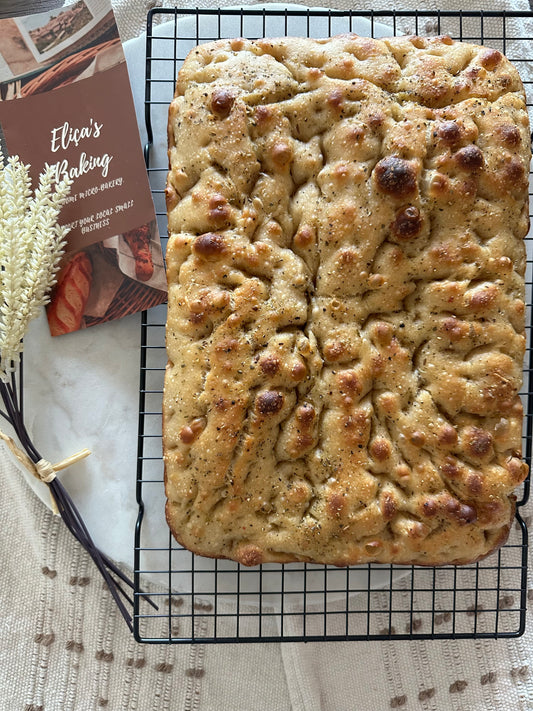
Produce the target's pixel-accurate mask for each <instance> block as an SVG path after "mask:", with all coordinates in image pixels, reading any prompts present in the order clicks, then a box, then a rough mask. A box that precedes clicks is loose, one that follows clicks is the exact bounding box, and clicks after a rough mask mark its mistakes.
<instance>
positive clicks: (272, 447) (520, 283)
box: [163, 35, 530, 565]
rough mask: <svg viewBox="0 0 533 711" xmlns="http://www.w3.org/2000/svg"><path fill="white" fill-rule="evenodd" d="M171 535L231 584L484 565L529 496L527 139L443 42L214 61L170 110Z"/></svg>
mask: <svg viewBox="0 0 533 711" xmlns="http://www.w3.org/2000/svg"><path fill="white" fill-rule="evenodd" d="M168 134H169V163H170V169H169V174H168V182H167V190H166V196H167V208H168V222H169V235H170V239H169V244H168V249H167V271H168V283H169V310H168V320H167V350H168V357H169V364H168V368H167V373H166V379H165V393H164V403H163V443H164V460H165V480H166V494H167V507H166V515H167V520H168V523H169V526H170V528H171V530H172V532H173V533H174V535H175V536H176V538H177V539H178V540H179V541H180V543H182V544H183V545H184V546H186V547H187V548H190V549H191V550H193V551H195V552H197V553H200V554H202V555H206V556H210V557H226V558H231V559H234V560H237V561H239V562H241V563H243V564H245V565H257V564H259V563H263V562H269V561H277V562H287V561H292V560H302V561H316V562H323V563H332V564H335V565H348V564H355V563H362V562H368V561H378V562H396V563H416V564H421V565H440V564H462V563H467V562H471V561H474V560H477V559H479V558H481V557H483V556H485V555H487V554H488V553H489V552H491V551H492V550H494V549H495V548H496V547H498V546H499V545H501V544H502V542H503V541H504V540H505V539H506V537H507V534H508V531H509V527H510V522H511V520H512V517H513V515H514V497H513V495H512V492H513V490H514V489H515V487H516V486H517V485H519V484H520V483H521V481H523V479H524V477H525V475H526V466H525V464H524V463H523V462H522V460H521V428H522V407H521V403H520V400H519V397H518V392H519V389H520V385H521V365H522V358H523V353H524V347H525V338H524V269H525V254H524V245H523V238H524V236H525V234H526V233H527V230H528V209H527V175H528V168H529V160H530V152H529V127H528V118H527V112H526V107H525V98H524V92H523V88H522V84H521V82H520V78H519V76H518V73H517V72H516V70H515V69H514V67H513V66H512V65H511V64H510V63H509V62H508V60H507V59H506V58H505V57H504V56H503V55H502V54H501V53H500V52H497V51H496V50H491V49H488V48H484V47H477V46H474V45H469V44H461V43H458V42H453V41H452V40H450V38H447V37H444V38H433V39H425V38H420V37H401V38H394V39H385V40H372V39H367V38H361V37H356V36H354V35H346V36H341V37H336V38H332V39H329V40H310V39H296V38H282V39H273V40H258V41H256V42H252V41H248V40H244V39H237V40H220V41H218V42H214V43H211V44H207V45H204V46H200V47H197V48H196V49H195V50H193V52H191V54H190V55H189V57H188V58H187V60H186V61H185V64H184V66H183V68H182V70H181V71H180V74H179V78H178V82H177V88H176V96H175V99H174V101H173V102H172V104H171V107H170V111H169V132H168Z"/></svg>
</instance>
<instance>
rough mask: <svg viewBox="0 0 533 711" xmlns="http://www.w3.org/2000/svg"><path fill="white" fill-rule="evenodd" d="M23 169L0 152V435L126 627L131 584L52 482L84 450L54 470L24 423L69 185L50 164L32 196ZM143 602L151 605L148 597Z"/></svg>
mask: <svg viewBox="0 0 533 711" xmlns="http://www.w3.org/2000/svg"><path fill="white" fill-rule="evenodd" d="M28 168H29V166H26V165H24V164H23V163H22V162H21V161H20V160H19V158H18V157H17V156H12V157H10V158H9V159H8V161H7V163H5V162H4V157H3V155H2V153H1V151H0V397H1V399H2V402H3V405H4V410H1V409H0V416H1V417H3V418H4V419H5V420H6V421H7V422H9V424H10V425H11V427H12V428H13V430H14V431H15V434H16V436H17V439H18V442H19V444H16V443H15V442H14V441H13V440H12V439H11V438H10V437H8V436H7V435H5V434H3V433H2V432H0V438H2V439H3V440H4V441H6V442H7V443H8V445H9V447H10V449H12V450H13V451H14V453H15V454H16V456H17V457H18V459H19V460H20V461H21V462H22V463H23V464H24V466H25V467H26V468H27V469H28V470H29V471H30V473H31V474H33V475H34V476H36V477H37V478H39V479H40V480H41V481H43V482H44V483H46V484H47V485H48V487H49V489H50V493H51V496H52V500H53V502H54V505H55V506H56V509H57V512H58V513H59V514H60V515H61V517H62V518H63V521H64V522H65V525H66V526H67V528H68V529H69V531H70V532H71V533H72V535H73V536H74V537H75V538H76V539H77V540H78V541H79V543H81V545H82V546H83V547H84V548H85V550H86V551H87V552H88V553H89V555H90V556H91V558H92V559H93V561H94V562H95V564H96V566H97V568H98V570H99V571H100V573H101V574H102V577H103V578H104V580H105V582H106V583H107V586H108V588H109V590H110V592H111V595H112V596H113V598H114V600H115V601H116V603H117V605H118V607H119V610H120V612H121V614H122V616H123V617H124V619H125V620H126V623H127V624H128V626H129V628H130V629H132V624H131V619H132V618H131V615H130V613H129V612H128V610H127V609H126V606H125V604H124V600H126V601H127V602H128V603H130V604H133V600H132V599H131V597H130V596H129V595H128V594H127V593H126V591H125V590H124V588H123V587H122V585H121V584H120V582H118V580H120V581H121V582H122V583H125V584H126V585H128V586H130V587H132V588H133V583H132V582H131V581H130V580H129V579H128V578H127V577H126V576H125V575H124V573H123V572H122V571H121V570H120V569H119V568H118V567H117V566H116V565H115V564H114V563H113V562H112V561H111V560H110V559H109V558H107V556H105V555H104V554H103V553H101V552H100V551H99V550H98V548H97V547H96V546H95V544H94V542H93V540H92V538H91V535H90V533H89V531H88V530H87V527H86V526H85V524H84V522H83V519H82V517H81V516H80V513H79V511H78V509H77V508H76V506H75V504H74V502H73V501H72V499H71V497H70V496H69V494H68V492H67V491H66V490H65V488H64V486H63V485H62V483H61V482H60V481H59V479H57V478H56V472H57V471H58V470H59V469H62V468H64V467H65V466H68V465H69V464H71V463H73V462H74V461H77V459H79V458H81V457H82V456H85V455H86V454H89V452H88V451H87V450H85V451H84V452H83V453H81V454H80V455H79V456H75V457H73V458H70V459H69V460H65V461H64V462H61V463H59V464H56V465H52V464H50V462H48V461H47V460H45V459H43V457H41V455H40V454H39V452H38V451H37V449H36V448H35V446H34V444H33V442H32V440H31V437H30V436H29V434H28V432H27V430H26V427H25V424H24V417H23V410H22V387H21V385H22V350H23V338H24V336H25V334H26V332H27V329H28V325H29V323H30V321H31V320H32V319H34V318H35V317H36V316H38V315H39V313H40V311H41V308H42V307H43V306H44V305H45V304H46V303H48V301H49V299H50V296H49V293H50V289H51V288H52V286H53V285H54V284H55V282H56V274H57V272H58V270H59V262H60V260H61V257H62V255H63V252H64V247H65V236H66V234H67V232H68V230H67V229H66V228H65V227H61V226H60V225H59V224H58V222H57V220H58V217H59V213H60V211H61V208H62V206H63V205H64V204H65V201H66V199H67V197H68V194H69V192H70V185H71V181H70V180H61V181H59V182H57V181H56V179H55V177H54V171H53V170H52V169H51V168H49V167H48V168H46V169H45V171H44V173H41V175H40V177H39V185H38V187H37V188H36V190H35V193H34V194H33V195H32V191H31V179H30V176H29V172H28ZM17 375H18V382H17ZM19 445H20V446H19ZM117 579H118V580H117ZM122 598H124V600H123V599H122ZM148 602H149V603H150V604H151V605H153V607H156V606H155V605H154V604H153V603H152V602H151V600H148Z"/></svg>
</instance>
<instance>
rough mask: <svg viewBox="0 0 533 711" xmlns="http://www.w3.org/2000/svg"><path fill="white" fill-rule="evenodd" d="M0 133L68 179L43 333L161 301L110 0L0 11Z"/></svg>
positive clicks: (9, 144) (161, 279)
mask: <svg viewBox="0 0 533 711" xmlns="http://www.w3.org/2000/svg"><path fill="white" fill-rule="evenodd" d="M0 129H1V130H0V133H1V135H0V139H2V141H3V142H4V144H5V148H7V153H8V154H12V155H15V154H16V155H18V156H19V157H20V158H21V160H22V161H24V163H29V164H30V165H31V169H30V174H31V176H32V179H33V180H34V182H35V181H36V179H37V176H38V175H39V173H40V172H41V171H42V170H43V168H44V167H45V166H46V165H51V166H53V168H54V171H55V174H56V176H57V178H58V179H60V178H61V177H64V176H68V177H69V178H71V180H72V181H73V182H72V186H71V192H70V195H69V198H68V201H67V204H66V205H65V207H64V208H63V210H62V213H61V223H62V224H64V225H68V227H69V228H70V231H69V234H68V238H67V239H68V245H67V248H66V253H65V257H64V260H63V264H62V268H61V271H60V273H59V275H58V282H57V285H56V286H55V288H54V291H53V294H52V300H51V303H50V304H49V306H48V308H47V315H48V322H49V325H50V332H51V333H52V335H54V336H55V335H61V334H65V333H69V332H71V331H76V330H78V329H80V328H86V327H88V326H93V325H95V324H98V323H102V322H105V321H109V320H112V319H115V318H120V317H122V316H126V315H128V314H131V313H135V312H136V311H141V310H144V309H147V308H150V307H151V306H156V305H157V304H160V303H163V302H164V301H166V279H165V268H164V262H163V254H162V250H161V243H160V238H159V233H158V229H157V221H156V217H155V211H154V205H153V201H152V196H151V193H150V186H149V183H148V177H147V174H146V167H145V163H144V158H143V153H142V147H141V144H140V138H139V131H138V127H137V122H136V117H135V109H134V105H133V98H132V94H131V87H130V83H129V77H128V70H127V66H126V61H125V57H124V52H123V48H122V44H121V41H120V37H119V34H118V30H117V25H116V22H115V18H114V15H113V11H112V8H111V4H110V2H109V0H78V1H77V2H73V3H71V4H69V5H64V6H61V7H58V8H57V9H56V10H51V11H47V12H42V13H39V14H36V15H29V16H24V17H17V18H11V19H4V20H0Z"/></svg>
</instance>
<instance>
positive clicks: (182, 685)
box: [0, 0, 533, 711]
mask: <svg viewBox="0 0 533 711" xmlns="http://www.w3.org/2000/svg"><path fill="white" fill-rule="evenodd" d="M11 4H13V3H11ZM16 4H17V6H20V3H16ZM30 4H31V3H30ZM49 4H50V3H48V5H49ZM113 4H114V7H115V11H116V16H117V20H118V24H119V28H120V30H121V35H122V39H123V40H126V39H129V38H131V37H134V36H136V35H137V34H138V33H139V32H141V31H142V29H143V26H144V22H145V17H146V11H147V8H148V7H150V6H152V5H154V4H156V3H154V2H152V1H151V0H149V1H148V2H145V1H144V0H115V1H114V3H113ZM159 4H161V5H162V4H164V5H169V6H170V5H172V4H173V3H170V2H164V3H159ZM191 4H192V5H198V6H200V7H208V6H210V5H211V3H209V2H206V0H200V1H199V2H195V3H191ZM226 4H234V0H233V2H231V0H230V1H229V2H222V3H221V5H226ZM317 4H320V5H327V6H329V5H330V3H329V2H327V1H323V2H321V3H317ZM7 5H8V3H6V2H3V3H2V2H0V10H5V9H6V7H7ZM33 5H34V7H38V6H44V5H46V0H41V2H37V1H36V2H34V3H33ZM331 6H332V7H333V6H334V7H338V8H347V7H354V5H353V4H352V3H349V2H345V1H344V0H340V1H339V2H337V3H331ZM417 6H418V3H417V2H416V1H415V0H410V2H407V1H406V0H404V2H402V3H401V5H400V4H397V6H396V7H397V9H399V8H400V7H402V8H409V7H417ZM357 7H360V8H370V7H373V9H375V10H377V9H379V8H387V7H390V5H389V3H387V2H384V1H383V0H381V1H380V2H378V3H369V2H367V1H366V0H365V1H362V2H358V3H357ZM425 7H427V8H433V7H435V8H436V7H437V4H436V3H435V2H434V1H433V0H432V1H430V0H428V1H427V2H426V3H425ZM439 7H440V9H466V8H465V6H464V3H462V2H461V1H460V0H456V1H452V0H448V1H446V0H442V3H441V4H440V6H439ZM500 8H507V9H522V10H524V9H528V3H527V2H526V0H514V2H508V3H506V2H502V1H501V0H500V1H499V2H497V1H494V2H490V1H487V2H483V3H477V4H475V5H474V6H473V7H472V9H486V10H489V9H500ZM529 33H530V34H531V26H530V27H529ZM40 444H41V447H42V448H43V449H44V447H43V445H42V443H40ZM2 455H3V453H1V452H0V481H1V482H2V494H1V496H0V522H1V531H2V543H1V545H0V561H1V570H2V584H1V585H0V605H1V607H0V610H1V614H0V708H1V709H6V711H7V710H9V711H15V710H19V709H24V710H25V711H97V710H99V711H101V710H102V709H109V710H110V711H133V710H134V709H136V710H138V711H178V710H181V709H183V710H184V711H193V710H194V711H226V710H227V711H240V710H242V711H255V710H257V711H259V710H268V711H285V710H287V711H288V710H289V709H293V710H294V711H359V710H361V711H374V710H375V711H379V710H381V709H388V708H400V709H414V710H418V709H420V710H422V709H423V710H425V711H429V710H430V709H439V710H442V709H456V710H457V711H459V710H462V711H478V710H479V711H484V710H485V709H489V708H490V709H498V710H499V711H503V710H506V709H509V710H511V709H513V711H514V710H516V709H524V710H525V709H531V708H533V679H532V671H533V670H532V669H531V668H530V663H531V651H532V649H533V628H532V626H531V619H530V616H531V613H528V627H527V629H526V634H525V635H524V636H523V637H522V638H520V639H509V640H504V639H500V640H498V641H490V640H489V641H444V642H443V641H417V642H394V641H393V642H348V643H308V644H305V645H304V644H291V643H284V644H277V643H270V644H240V645H217V644H215V645H205V644H197V645H186V646H171V645H153V646H152V645H139V644H137V643H135V641H134V640H133V638H132V636H131V635H130V634H129V632H128V630H127V628H126V626H125V625H124V623H123V622H122V620H121V619H120V617H119V616H118V614H117V611H116V609H115V606H114V604H113V602H112V600H111V598H110V595H109V593H108V592H107V591H106V589H105V588H104V586H103V584H102V580H101V578H100V577H99V575H98V573H97V572H96V570H95V569H94V567H93V565H92V562H91V561H90V559H89V558H88V556H87V555H86V554H85V553H84V552H83V551H82V550H81V549H80V547H79V546H77V545H76V544H75V542H74V541H73V539H72V537H71V536H70V534H69V533H68V532H67V531H66V529H65V527H64V525H63V523H62V521H61V520H60V519H57V518H54V517H53V516H52V514H51V513H50V511H49V510H48V509H47V508H46V507H45V506H44V505H43V504H42V503H41V502H40V501H39V500H38V499H37V497H36V496H35V495H34V494H33V492H32V491H31V490H30V488H29V487H28V486H27V484H26V483H25V482H24V481H23V480H22V479H21V478H20V476H19V474H18V473H17V472H16V471H15V470H14V468H13V466H12V464H11V462H10V459H9V458H8V457H7V456H2ZM132 485H133V479H132ZM529 508H530V507H529ZM524 513H525V514H526V515H527V514H528V510H526V511H525V512H524ZM530 565H531V562H530ZM530 597H533V591H530Z"/></svg>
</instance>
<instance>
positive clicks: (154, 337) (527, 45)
mask: <svg viewBox="0 0 533 711" xmlns="http://www.w3.org/2000/svg"><path fill="white" fill-rule="evenodd" d="M293 7H294V8H295V9H291V6H288V8H287V9H285V10H281V11H280V10H279V9H268V6H267V9H263V8H262V7H261V8H259V7H249V8H247V9H243V10H227V9H222V10H220V9H219V10H199V9H196V10H180V11H179V14H178V10H172V9H155V10H152V11H151V12H150V13H149V15H148V24H147V62H146V96H145V99H146V100H145V119H146V130H147V136H148V143H147V146H146V151H145V155H146V160H147V166H148V172H149V177H150V181H151V186H152V192H153V197H154V202H155V206H156V213H157V217H158V221H159V229H160V233H161V235H162V236H163V242H165V241H166V240H165V235H166V212H165V204H164V185H165V178H166V171H167V158H166V116H167V109H168V104H169V102H170V101H171V99H172V96H173V92H174V85H175V82H176V76H177V72H178V69H179V67H180V66H181V63H182V62H183V60H184V58H185V56H186V55H187V53H188V52H189V50H190V49H192V48H193V47H194V46H196V45H197V44H199V43H202V42H208V41H211V40H213V39H217V38H221V37H234V36H241V37H249V38H257V37H266V36H281V35H300V36H302V34H305V35H308V36H314V37H324V36H330V35H333V34H338V33H342V32H350V31H357V32H358V33H359V34H363V33H364V34H370V35H372V36H378V35H380V34H383V33H385V34H389V35H390V34H392V33H393V34H449V35H450V36H451V37H453V38H454V39H460V40H465V41H470V42H475V43H480V44H487V45H489V46H491V47H494V48H496V49H499V50H501V51H503V52H504V53H505V54H507V56H508V57H509V59H511V61H513V62H514V63H515V65H516V66H517V67H518V69H519V70H520V71H521V73H522V76H523V80H524V84H525V87H526V92H527V98H528V107H530V109H531V106H532V104H533V81H532V79H533V76H529V75H528V68H527V62H533V43H532V42H531V39H530V36H528V34H529V35H531V33H530V32H527V31H526V28H527V26H528V23H531V22H532V19H533V13H530V12H528V13H525V12H524V13H517V12H513V13H511V12H509V13H496V12H485V13H482V12H431V11H418V12H413V11H409V12H408V11H405V12H404V11H402V12H394V11H384V12H341V11H333V10H331V11H322V10H311V9H302V8H299V7H298V6H293ZM361 23H362V25H363V31H362V30H361V29H360V27H361ZM383 26H385V27H383ZM531 26H532V25H531V24H529V28H531ZM365 28H366V29H367V32H364V30H365ZM154 137H155V139H154ZM158 142H159V145H158ZM530 195H531V193H530ZM527 242H528V264H527V274H526V280H527V304H529V305H530V304H531V282H532V258H531V254H532V253H533V245H530V242H533V236H532V235H531V234H530V235H529V236H528V240H527ZM530 247H531V248H530ZM165 308H166V307H165V306H159V307H156V308H154V309H151V310H150V311H148V312H145V313H144V314H143V317H142V334H141V335H142V348H141V387H140V410H139V444H138V472H137V500H138V504H139V516H138V521H137V526H136V532H135V607H134V629H135V637H136V639H137V640H138V641H140V642H159V643H161V642H235V641H245V642H258V641H283V640H290V641H310V640H321V641H324V640H352V639H353V640H362V639H366V640H370V639H373V640H377V639H381V640H382V639H429V638H440V639H444V638H481V637H491V638H495V637H516V636H519V635H521V634H522V633H523V631H524V626H525V612H526V599H527V595H526V593H527V588H526V577H527V527H526V523H525V522H524V519H523V517H522V515H521V512H522V511H523V507H524V505H525V504H526V502H527V500H528V495H529V482H526V483H525V484H524V485H523V487H522V489H521V491H520V500H519V501H518V506H517V513H516V520H515V523H514V526H513V527H512V531H511V534H510V537H509V540H508V542H507V544H506V545H505V546H504V547H503V548H501V549H500V550H499V551H498V552H496V553H494V554H492V555H491V556H489V557H488V558H486V559H485V560H483V561H481V562H479V563H476V564H473V565H467V566H461V567H453V566H449V567H443V568H423V567H418V566H391V565H388V566H384V565H365V566H355V567H351V568H344V569H339V568H335V567H329V566H323V565H312V564H287V565H274V564H267V565H261V566H259V567H257V568H244V567H241V566H239V565H238V564H235V563H233V562H229V561H217V560H210V559H206V558H201V557H198V556H194V555H192V554H191V553H190V552H188V551H186V550H184V549H183V548H181V547H180V546H179V545H178V544H177V543H176V542H175V540H174V539H173V538H172V536H171V535H170V534H169V532H168V528H167V526H166V524H165V520H164V501H165V499H164V482H163V464H162V459H161V397H162V385H163V374H164V367H165V363H166V355H165V349H164V329H165V318H166V310H165ZM527 323H528V324H531V307H530V306H528V309H527ZM530 331H531V325H530V326H529V327H528V330H527V332H528V346H527V347H528V351H527V359H526V360H527V366H526V368H525V369H524V389H523V400H524V405H525V410H526V417H525V424H524V433H523V440H524V452H525V456H526V459H527V462H528V464H529V463H530V460H531V444H532V428H533V397H532V394H531V393H529V373H530V372H531V369H532V367H533V355H532V349H531V347H530V341H529V333H530ZM141 585H148V586H149V588H150V591H151V596H152V598H153V599H154V601H156V602H157V603H158V605H159V610H158V611H157V612H154V610H153V609H152V608H150V607H148V605H147V603H146V602H145V601H144V600H143V599H142V597H141V594H140V588H141Z"/></svg>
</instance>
